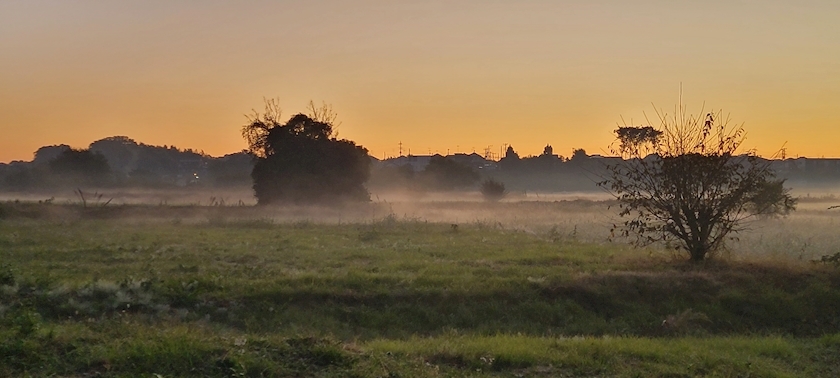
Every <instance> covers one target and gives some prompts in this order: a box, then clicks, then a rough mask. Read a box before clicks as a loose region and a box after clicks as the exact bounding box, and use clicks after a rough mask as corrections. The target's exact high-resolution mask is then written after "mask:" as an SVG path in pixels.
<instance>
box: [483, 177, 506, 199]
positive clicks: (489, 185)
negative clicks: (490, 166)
mask: <svg viewBox="0 0 840 378" xmlns="http://www.w3.org/2000/svg"><path fill="white" fill-rule="evenodd" d="M481 195H482V196H484V199H485V200H486V201H491V202H496V201H499V200H501V199H502V198H505V195H507V191H506V190H505V184H504V183H502V182H500V181H496V180H494V179H492V178H490V179H487V180H484V182H482V183H481Z"/></svg>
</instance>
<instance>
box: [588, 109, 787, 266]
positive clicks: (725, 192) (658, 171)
mask: <svg viewBox="0 0 840 378" xmlns="http://www.w3.org/2000/svg"><path fill="white" fill-rule="evenodd" d="M703 113H704V112H703V111H702V110H701V112H700V114H703ZM656 115H657V118H658V121H659V126H658V127H653V126H644V127H634V126H624V127H619V128H618V129H617V130H616V131H615V132H616V135H617V142H618V146H615V144H613V147H612V148H611V150H612V152H613V153H614V154H617V155H620V156H621V157H622V159H621V161H620V162H619V163H615V164H612V165H609V166H608V167H607V174H606V177H605V180H604V181H602V182H600V183H599V185H600V186H602V187H604V188H606V189H607V190H608V191H609V192H610V193H612V194H613V195H614V196H615V198H616V199H617V200H618V202H619V206H620V209H621V211H620V213H619V214H620V215H621V216H622V217H627V220H625V221H624V222H623V223H621V224H619V225H615V226H614V227H613V233H615V232H618V233H619V234H620V235H622V236H625V237H631V238H633V241H634V243H635V244H637V245H647V244H652V243H657V242H666V243H671V242H676V244H677V248H678V249H683V250H685V252H686V253H687V255H688V257H689V258H690V259H691V260H692V261H702V260H704V259H705V258H707V257H708V256H710V255H711V254H713V253H714V252H716V251H718V250H720V249H721V248H722V247H723V246H724V244H725V242H726V240H727V238H728V237H730V236H731V234H733V233H737V232H738V231H741V230H742V229H743V227H744V225H745V224H744V221H745V220H747V219H748V218H751V217H754V216H757V215H761V216H773V215H780V214H786V213H788V212H789V211H791V210H793V209H794V207H795V200H794V199H793V198H792V197H791V196H790V195H789V193H788V190H787V189H785V188H784V186H783V183H784V180H778V179H776V177H775V173H774V172H773V171H772V170H771V168H770V165H769V162H768V161H767V160H765V159H762V158H760V157H759V156H758V155H757V154H756V153H755V151H754V150H747V151H742V149H741V146H742V144H743V142H744V136H745V131H744V128H743V126H741V125H738V126H730V121H729V119H728V117H726V118H725V117H723V114H722V112H720V111H718V112H709V113H706V114H705V116H694V115H689V114H686V111H685V107H683V106H682V105H680V106H678V107H677V108H676V109H675V112H674V114H673V115H668V114H667V113H664V112H662V111H656ZM646 120H647V119H646ZM648 123H650V121H649V120H648Z"/></svg>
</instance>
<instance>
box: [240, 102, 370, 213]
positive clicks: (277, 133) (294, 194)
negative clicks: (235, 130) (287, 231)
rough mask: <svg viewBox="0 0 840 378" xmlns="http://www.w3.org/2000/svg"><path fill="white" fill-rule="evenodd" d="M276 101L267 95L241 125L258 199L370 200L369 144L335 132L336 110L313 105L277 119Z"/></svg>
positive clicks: (300, 201) (308, 201)
mask: <svg viewBox="0 0 840 378" xmlns="http://www.w3.org/2000/svg"><path fill="white" fill-rule="evenodd" d="M280 119H281V112H280V108H279V106H277V102H276V101H271V100H269V101H266V109H265V112H264V113H263V114H259V113H256V112H255V114H254V116H252V117H250V118H249V121H250V122H249V123H248V124H247V125H245V126H244V127H243V129H242V135H243V136H244V137H245V139H246V140H247V141H248V144H249V146H250V149H251V152H252V153H253V154H254V155H255V156H256V158H257V161H256V163H255V165H254V170H253V171H252V173H251V177H252V178H253V180H254V193H255V195H256V197H257V202H258V203H259V204H262V205H264V204H276V203H297V204H316V203H335V202H342V201H369V200H370V195H369V194H368V191H367V189H366V188H365V186H364V183H365V182H366V181H367V179H368V177H369V176H370V158H369V156H368V152H367V149H365V148H364V147H362V146H358V145H356V144H355V143H354V142H352V141H349V140H344V139H338V138H336V137H335V130H334V128H333V125H334V122H335V114H334V113H333V112H332V111H331V109H330V108H329V107H326V106H322V107H315V106H314V105H312V104H311V103H310V114H308V115H305V114H297V115H295V116H293V117H292V118H290V119H289V120H288V121H286V122H285V123H280V121H279V120H280Z"/></svg>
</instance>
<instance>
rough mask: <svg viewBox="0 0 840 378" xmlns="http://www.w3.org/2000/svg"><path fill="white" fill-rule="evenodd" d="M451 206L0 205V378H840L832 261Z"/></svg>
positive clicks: (503, 209) (559, 208)
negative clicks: (287, 212) (696, 250)
mask: <svg viewBox="0 0 840 378" xmlns="http://www.w3.org/2000/svg"><path fill="white" fill-rule="evenodd" d="M430 206H432V207H434V205H430ZM465 206H471V207H472V209H473V210H476V211H479V210H480V211H481V214H483V215H482V218H481V219H482V220H470V219H477V218H476V217H475V216H474V214H476V213H477V212H473V213H471V214H473V215H470V216H463V219H467V221H461V222H457V223H453V222H442V221H435V222H427V221H425V220H423V219H424V218H422V217H417V216H395V215H385V214H386V211H383V210H382V209H378V210H377V209H373V210H371V209H365V210H364V211H363V213H364V214H370V215H369V219H367V220H364V219H361V217H356V218H353V217H350V216H348V215H346V214H344V215H341V216H343V217H345V219H351V222H350V223H348V222H347V221H344V222H342V221H340V220H339V221H335V218H336V217H335V216H334V214H333V215H330V217H329V219H331V221H330V222H322V221H319V220H317V219H314V220H306V217H305V216H304V217H299V218H296V219H294V220H288V219H287V220H277V219H275V218H271V217H269V216H268V215H267V214H266V213H264V212H261V211H262V210H259V209H254V208H249V207H245V208H235V207H231V208H224V207H221V208H217V209H206V208H197V209H191V208H171V207H161V208H157V209H155V208H146V207H138V206H120V207H105V208H87V209H85V208H81V207H79V206H71V205H53V204H13V203H6V204H3V207H2V208H0V210H2V212H0V376H61V377H84V376H113V377H120V376H125V377H134V376H145V377H175V376H218V377H228V376H280V377H282V376H323V377H332V376H336V377H339V376H340V377H345V376H346V377H351V376H354V377H369V376H370V377H397V376H402V377H415V376H420V377H438V376H592V377H601V376H628V377H633V376H640V377H647V376H662V377H693V376H727V377H746V376H768V377H772V376H778V377H788V376H790V377H796V376H804V377H812V376H816V377H820V376H823V377H834V376H838V375H840V269H838V268H836V267H835V266H833V265H831V264H814V263H811V262H809V261H807V260H803V261H799V260H798V259H796V258H790V259H780V258H772V259H764V258H761V257H755V256H751V257H749V258H739V259H734V258H727V259H718V260H715V261H710V262H707V263H705V264H702V265H692V264H688V263H685V262H681V261H680V260H677V259H674V258H673V256H672V254H671V253H669V252H663V251H660V250H656V249H650V250H638V249H631V248H628V247H626V246H624V245H623V244H619V243H608V242H606V241H604V240H600V241H599V240H598V239H597V238H596V237H594V236H591V235H590V234H588V232H592V231H591V230H590V229H589V228H591V227H589V226H586V225H582V226H578V225H577V224H575V225H574V227H572V226H568V227H567V226H563V225H561V227H557V226H556V225H555V226H552V222H553V221H549V222H547V223H544V224H543V225H542V227H537V226H534V225H528V226H527V227H524V226H523V227H513V226H511V222H510V221H508V220H509V219H512V218H516V217H521V218H529V216H528V215H529V214H531V215H535V216H537V215H539V214H537V213H538V212H537V211H536V210H535V209H536V208H535V206H536V207H549V208H550V209H551V211H553V212H554V213H559V214H561V217H562V213H563V212H564V211H578V210H579V208H580V207H581V206H584V207H586V206H590V205H586V204H585V203H583V204H582V203H581V202H569V203H562V202H560V203H554V204H542V205H540V204H534V203H524V204H502V205H498V207H497V208H495V209H491V210H486V209H478V208H479V207H481V206H483V205H482V204H480V203H479V204H472V205H464V204H446V205H445V206H441V207H440V208H437V210H435V211H439V212H444V211H451V209H452V208H458V207H465ZM517 208H520V210H521V212H520V213H519V214H518V215H511V214H512V212H513V211H515V210H516V209H517ZM494 211H495V212H497V213H499V214H501V215H499V219H502V221H498V222H496V221H492V220H487V219H488V218H489V217H490V216H492V214H493V213H494ZM377 212H378V214H379V215H376V214H377ZM554 213H553V214H554ZM488 214H489V215H488ZM821 216H822V215H821ZM429 218H433V217H429ZM584 218H585V217H584ZM447 219H451V218H447ZM552 219H554V218H552ZM808 219H811V218H808ZM438 220H439V219H438ZM788 222H795V220H793V221H791V220H788ZM790 226H791V227H793V228H794V229H795V226H796V225H795V224H791V225H790ZM592 227H595V226H592ZM592 235H594V234H592ZM762 240H763V242H764V243H770V241H768V240H765V239H762ZM780 245H781V244H780Z"/></svg>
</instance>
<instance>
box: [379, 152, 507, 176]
mask: <svg viewBox="0 0 840 378" xmlns="http://www.w3.org/2000/svg"><path fill="white" fill-rule="evenodd" d="M434 157H444V156H443V155H441V154H434V155H408V156H400V157H395V158H389V159H385V160H382V161H381V162H380V164H383V165H385V166H387V167H403V166H410V167H411V169H412V170H413V171H414V172H420V171H422V170H424V169H426V166H427V165H429V161H431V160H432V158H434ZM445 157H446V158H447V159H452V160H454V161H456V162H457V163H458V164H461V165H464V166H467V167H470V168H472V169H474V170H476V171H479V172H480V171H487V170H494V169H496V168H497V162H495V161H492V160H487V159H485V158H483V157H482V156H481V155H479V154H477V153H475V152H473V153H471V154H464V153H457V154H454V155H448V156H445Z"/></svg>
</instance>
